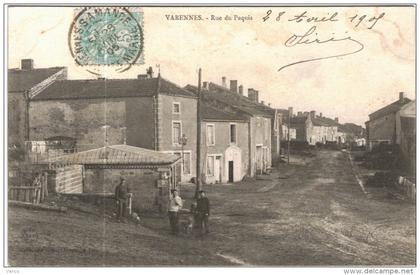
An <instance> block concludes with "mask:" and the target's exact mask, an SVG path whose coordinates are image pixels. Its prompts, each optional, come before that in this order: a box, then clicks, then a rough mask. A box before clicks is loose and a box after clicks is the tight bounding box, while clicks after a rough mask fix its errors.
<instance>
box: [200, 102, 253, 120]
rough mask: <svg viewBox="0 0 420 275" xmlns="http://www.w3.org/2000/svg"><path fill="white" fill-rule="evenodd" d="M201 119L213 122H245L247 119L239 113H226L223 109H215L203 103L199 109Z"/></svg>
mask: <svg viewBox="0 0 420 275" xmlns="http://www.w3.org/2000/svg"><path fill="white" fill-rule="evenodd" d="M200 113H201V118H202V119H203V120H210V121H211V120H214V121H246V120H247V117H246V116H245V115H244V114H241V113H239V112H228V111H226V110H223V109H216V108H214V107H212V106H210V105H208V104H206V103H205V102H203V104H201V107H200Z"/></svg>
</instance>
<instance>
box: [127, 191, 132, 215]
mask: <svg viewBox="0 0 420 275" xmlns="http://www.w3.org/2000/svg"><path fill="white" fill-rule="evenodd" d="M132 198H133V195H131V196H130V197H128V204H127V210H128V215H129V216H131V204H132Z"/></svg>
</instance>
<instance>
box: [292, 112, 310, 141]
mask: <svg viewBox="0 0 420 275" xmlns="http://www.w3.org/2000/svg"><path fill="white" fill-rule="evenodd" d="M290 127H291V128H293V129H296V141H298V142H307V143H308V144H311V145H314V144H315V141H314V140H313V138H312V129H313V124H312V120H311V117H310V116H309V115H308V114H307V113H306V114H302V113H301V112H299V113H298V115H297V116H294V117H291V118H290Z"/></svg>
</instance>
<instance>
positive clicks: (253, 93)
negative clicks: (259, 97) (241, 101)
mask: <svg viewBox="0 0 420 275" xmlns="http://www.w3.org/2000/svg"><path fill="white" fill-rule="evenodd" d="M248 98H249V99H250V100H251V101H254V100H255V92H254V89H252V88H249V89H248Z"/></svg>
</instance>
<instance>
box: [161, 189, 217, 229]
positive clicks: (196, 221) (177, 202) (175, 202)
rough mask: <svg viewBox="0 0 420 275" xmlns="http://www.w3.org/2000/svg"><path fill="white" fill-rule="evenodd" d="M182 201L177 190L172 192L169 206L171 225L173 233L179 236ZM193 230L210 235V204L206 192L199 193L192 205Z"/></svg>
mask: <svg viewBox="0 0 420 275" xmlns="http://www.w3.org/2000/svg"><path fill="white" fill-rule="evenodd" d="M182 204H183V203H182V199H181V197H180V196H179V194H178V191H177V190H176V189H172V190H171V197H170V199H169V205H168V215H169V224H170V226H171V233H172V234H175V235H177V234H178V233H179V210H181V209H182V206H183V205H182ZM190 213H191V215H192V216H191V218H192V219H191V224H190V226H191V228H192V229H194V228H198V229H199V230H200V232H201V233H203V231H204V232H205V233H206V234H207V233H209V232H210V231H209V216H210V202H209V199H208V198H207V197H206V192H205V191H204V190H201V191H199V192H198V194H197V196H196V199H195V200H194V201H193V203H192V204H191V209H190Z"/></svg>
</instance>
